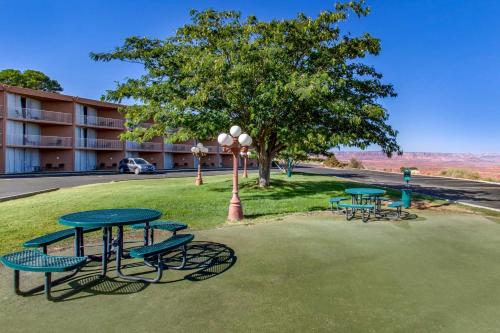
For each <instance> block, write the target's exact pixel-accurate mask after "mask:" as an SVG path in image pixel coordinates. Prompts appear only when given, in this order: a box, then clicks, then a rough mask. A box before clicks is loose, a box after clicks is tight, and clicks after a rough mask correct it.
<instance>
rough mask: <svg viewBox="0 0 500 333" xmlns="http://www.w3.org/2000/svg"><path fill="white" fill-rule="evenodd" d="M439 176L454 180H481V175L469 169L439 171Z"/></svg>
mask: <svg viewBox="0 0 500 333" xmlns="http://www.w3.org/2000/svg"><path fill="white" fill-rule="evenodd" d="M440 175H441V176H445V177H454V178H464V179H473V180H477V179H481V175H480V174H479V172H476V171H474V170H469V169H459V168H449V169H445V170H441V172H440Z"/></svg>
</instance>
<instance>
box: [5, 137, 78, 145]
mask: <svg viewBox="0 0 500 333" xmlns="http://www.w3.org/2000/svg"><path fill="white" fill-rule="evenodd" d="M7 145H12V146H22V147H54V148H71V147H72V138H70V137H62V136H44V135H13V134H10V135H7Z"/></svg>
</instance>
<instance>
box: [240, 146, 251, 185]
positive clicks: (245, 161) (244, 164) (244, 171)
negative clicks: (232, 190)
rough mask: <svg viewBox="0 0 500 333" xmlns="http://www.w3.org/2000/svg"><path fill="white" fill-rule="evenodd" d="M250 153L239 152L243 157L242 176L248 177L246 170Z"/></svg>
mask: <svg viewBox="0 0 500 333" xmlns="http://www.w3.org/2000/svg"><path fill="white" fill-rule="evenodd" d="M251 154H252V153H251V152H249V151H247V152H244V151H242V152H241V157H243V178H248V171H247V163H248V158H249V157H250V155H251Z"/></svg>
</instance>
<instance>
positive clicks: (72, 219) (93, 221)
mask: <svg viewBox="0 0 500 333" xmlns="http://www.w3.org/2000/svg"><path fill="white" fill-rule="evenodd" d="M160 217H161V212H159V211H157V210H154V209H145V208H118V209H100V210H89V211H83V212H77V213H72V214H67V215H64V216H61V217H60V218H59V223H60V224H62V225H66V226H70V227H74V228H75V249H76V250H75V252H76V256H79V255H80V254H81V251H82V249H81V246H80V244H82V238H83V229H84V228H97V227H98V228H102V230H103V234H102V238H103V254H102V275H103V276H105V275H106V272H107V262H108V253H109V252H110V251H111V250H112V249H111V246H110V245H111V244H112V247H113V248H114V249H115V251H116V258H117V267H116V270H117V272H119V269H120V267H119V263H120V260H121V258H122V256H123V226H126V225H131V224H138V223H145V228H144V229H145V231H146V232H147V230H148V229H149V222H151V221H155V220H157V219H159V218H160ZM113 227H117V228H118V233H117V236H116V238H114V239H113V240H112V241H111V239H112V235H113V233H112V231H113V230H112V228H113ZM145 241H146V242H147V235H145Z"/></svg>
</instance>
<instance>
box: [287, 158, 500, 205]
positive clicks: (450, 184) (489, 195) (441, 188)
mask: <svg viewBox="0 0 500 333" xmlns="http://www.w3.org/2000/svg"><path fill="white" fill-rule="evenodd" d="M297 171H301V172H311V173H317V174H322V175H331V176H337V177H341V178H345V179H349V180H352V181H356V182H362V183H365V184H369V185H376V186H383V187H391V188H396V189H401V188H403V184H404V182H403V175H402V174H395V173H387V172H378V171H368V170H337V169H325V168H318V167H300V168H298V169H297ZM410 184H411V189H412V190H413V191H414V192H419V193H422V194H428V195H433V196H436V197H439V198H442V199H447V200H451V201H457V202H461V203H465V204H471V205H477V206H482V207H488V208H493V209H498V210H500V185H497V184H492V183H485V182H476V181H468V180H459V179H450V178H443V177H429V176H418V175H414V176H413V177H412V180H411V182H410Z"/></svg>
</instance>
